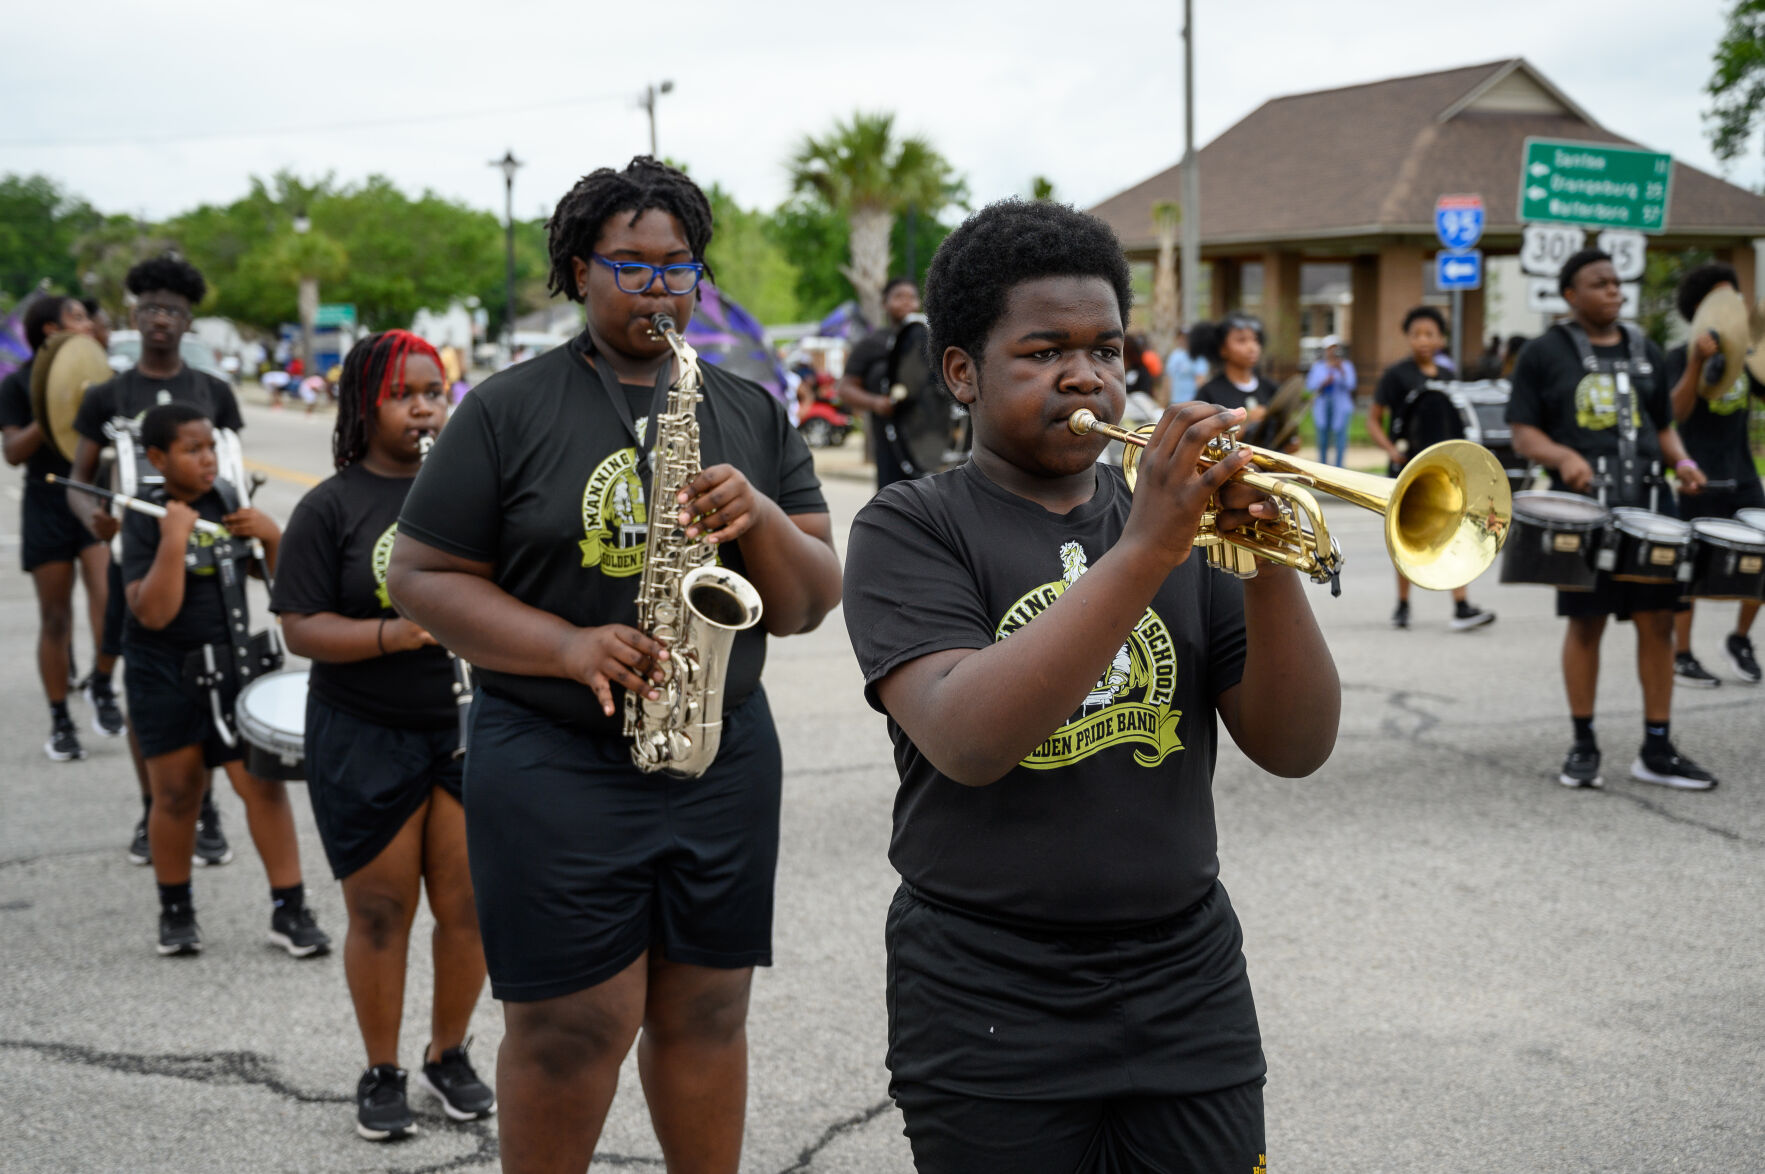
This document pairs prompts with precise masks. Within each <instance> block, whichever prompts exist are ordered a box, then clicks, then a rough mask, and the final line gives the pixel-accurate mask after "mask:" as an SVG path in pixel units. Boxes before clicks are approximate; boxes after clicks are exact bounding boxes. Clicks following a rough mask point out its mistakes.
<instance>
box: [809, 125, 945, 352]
mask: <svg viewBox="0 0 1765 1174" xmlns="http://www.w3.org/2000/svg"><path fill="white" fill-rule="evenodd" d="M788 166H789V168H790V176H791V190H792V191H793V192H794V193H797V194H811V193H812V194H813V195H815V196H817V197H819V198H820V199H821V200H822V201H823V202H825V203H826V205H827V206H828V207H829V208H830V209H832V210H833V211H835V212H837V213H838V214H839V215H840V216H842V217H843V218H844V219H845V221H846V223H847V227H848V230H849V233H850V236H849V240H848V258H847V261H846V263H845V265H844V266H843V267H842V272H843V273H844V274H845V276H846V278H847V280H848V281H850V282H851V283H852V289H853V291H854V292H855V293H856V294H857V296H858V305H859V308H860V309H861V310H862V311H863V313H864V315H865V317H866V318H868V319H869V320H870V321H871V322H873V323H874V322H881V321H882V287H883V285H884V284H885V283H886V282H887V281H888V279H889V260H890V249H889V238H890V235H891V232H892V230H893V228H894V224H895V217H896V216H897V215H899V214H900V213H901V212H902V211H903V210H905V209H906V208H908V207H910V206H911V207H914V208H917V209H918V210H919V213H920V214H921V215H922V216H926V217H936V216H937V214H938V213H939V212H940V211H942V210H943V209H944V208H945V207H946V206H948V205H950V204H953V203H960V202H962V201H963V200H964V199H965V198H966V194H967V186H966V184H965V183H964V182H963V181H962V179H961V178H960V177H958V176H957V175H956V173H955V170H954V168H952V167H951V166H950V164H949V162H948V161H947V160H945V159H944V157H943V156H942V155H940V154H938V152H937V151H936V150H935V149H934V148H933V147H932V145H931V143H930V142H929V141H927V140H926V139H924V138H920V137H918V136H909V137H906V138H897V136H896V135H895V116H894V115H893V114H887V113H882V114H866V113H863V112H862V111H860V112H858V113H855V114H853V115H852V117H851V118H850V119H849V120H845V121H840V120H836V121H835V123H834V126H833V129H832V130H831V131H830V132H829V133H828V134H826V135H825V136H823V137H822V138H819V139H817V138H815V137H814V136H805V137H804V138H803V140H802V142H801V143H800V144H799V145H798V147H797V150H796V152H795V153H794V154H793V155H792V157H791V159H790V162H789V164H788Z"/></svg>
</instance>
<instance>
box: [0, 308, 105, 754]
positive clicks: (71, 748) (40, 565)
mask: <svg viewBox="0 0 1765 1174" xmlns="http://www.w3.org/2000/svg"><path fill="white" fill-rule="evenodd" d="M24 327H25V342H26V343H27V344H28V345H29V346H30V348H31V355H32V359H31V361H30V362H27V363H26V364H25V365H24V366H22V367H20V368H19V369H18V370H16V371H14V372H13V373H12V374H10V375H8V376H7V377H6V381H5V382H4V383H0V433H4V435H5V454H6V463H7V464H9V465H23V466H24V467H25V484H24V502H23V506H22V510H21V516H20V519H19V539H20V542H19V547H20V553H21V555H22V557H23V562H24V572H25V574H27V575H29V576H30V577H31V586H32V587H34V588H35V589H36V592H37V615H38V623H39V626H38V630H37V671H38V673H39V674H40V675H41V676H42V678H43V693H44V695H45V696H47V697H48V699H49V741H48V742H46V743H44V745H43V752H44V753H45V754H47V755H48V756H49V757H50V758H51V759H53V760H55V761H56V762H67V761H68V760H70V759H77V758H84V757H86V751H85V748H84V747H82V746H81V745H80V736H79V733H78V732H77V731H76V730H75V729H74V720H73V718H72V716H70V715H69V714H68V711H67V694H68V682H69V681H70V679H71V678H72V676H73V672H74V667H73V665H72V663H70V660H69V656H70V650H71V648H72V644H73V634H74V614H73V612H74V579H75V577H76V576H75V568H76V566H77V568H78V572H79V577H80V578H83V579H84V580H85V583H86V606H87V611H88V614H89V617H90V619H91V623H92V641H93V644H94V645H97V646H100V647H102V644H103V638H104V609H105V604H106V591H105V589H106V586H107V584H108V582H109V576H110V552H109V551H108V550H106V549H105V548H104V546H103V544H101V543H100V542H99V541H98V539H97V538H96V537H95V536H93V535H92V533H91V532H89V531H88V530H86V528H85V527H83V526H81V525H80V523H79V522H78V520H76V519H75V517H74V515H73V511H72V509H70V508H69V507H68V501H67V490H65V489H63V488H62V487H61V486H59V485H51V484H49V483H48V481H46V480H45V478H46V477H47V476H49V475H50V474H55V475H56V476H60V477H65V476H67V475H68V472H69V470H71V469H72V468H73V466H72V465H70V464H69V463H68V461H67V460H66V458H64V457H63V456H61V454H60V453H58V452H56V451H55V446H54V445H52V444H50V443H49V441H48V439H47V437H46V436H45V435H44V432H43V426H42V425H41V424H39V423H38V422H37V420H36V418H35V415H34V413H33V412H32V409H31V373H32V371H33V369H34V367H35V361H36V355H37V353H38V352H40V351H41V350H42V349H43V345H44V343H46V342H47V341H48V340H49V339H50V338H51V337H53V336H54V335H56V334H59V333H61V332H62V331H70V332H73V333H76V334H89V333H91V331H92V323H91V319H90V317H89V316H88V315H87V313H86V308H85V306H84V305H83V304H82V303H81V302H80V301H79V299H77V298H65V297H60V296H58V295H49V296H46V297H41V298H38V299H37V300H36V301H35V302H33V303H31V305H30V308H29V309H27V310H26V311H25V321H24ZM115 663H116V658H115V657H106V656H105V655H104V654H103V653H102V652H101V651H100V652H98V653H97V654H96V663H95V664H94V666H93V669H92V675H91V676H90V677H88V678H86V681H85V689H86V696H87V699H88V700H89V701H90V702H91V703H92V728H93V729H94V730H95V731H97V732H98V733H100V734H103V735H104V736H106V737H115V736H116V735H117V734H120V733H122V732H123V715H122V710H121V709H120V708H119V707H118V706H117V703H116V692H115V689H114V688H113V686H112V685H111V671H112V669H113V667H114V665H115Z"/></svg>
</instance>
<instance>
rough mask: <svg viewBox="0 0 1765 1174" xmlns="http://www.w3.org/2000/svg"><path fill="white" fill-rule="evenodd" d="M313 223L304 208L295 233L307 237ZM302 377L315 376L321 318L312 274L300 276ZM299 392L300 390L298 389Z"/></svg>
mask: <svg viewBox="0 0 1765 1174" xmlns="http://www.w3.org/2000/svg"><path fill="white" fill-rule="evenodd" d="M312 227H313V222H312V221H311V220H310V219H308V218H307V214H306V209H304V208H302V209H301V210H300V211H298V212H296V213H295V214H294V231H295V232H296V233H298V234H300V235H301V236H305V235H306V234H307V233H309V232H311V231H312ZM299 304H300V371H301V375H300V377H301V378H302V379H305V378H306V377H307V376H309V375H312V374H314V371H313V326H314V323H315V322H316V321H317V320H318V317H319V279H318V278H317V277H315V276H313V275H312V274H310V273H305V272H303V273H301V275H300V303H299ZM296 390H297V391H298V390H299V389H298V388H297V389H296Z"/></svg>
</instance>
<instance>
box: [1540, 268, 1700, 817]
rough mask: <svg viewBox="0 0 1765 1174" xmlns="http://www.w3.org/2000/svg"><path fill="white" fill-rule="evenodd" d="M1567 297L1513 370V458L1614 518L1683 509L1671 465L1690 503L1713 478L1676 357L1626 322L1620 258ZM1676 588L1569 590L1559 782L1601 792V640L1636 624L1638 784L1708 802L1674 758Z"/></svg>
mask: <svg viewBox="0 0 1765 1174" xmlns="http://www.w3.org/2000/svg"><path fill="white" fill-rule="evenodd" d="M1557 286H1558V288H1559V289H1560V290H1561V291H1562V294H1563V298H1564V300H1565V301H1567V302H1568V303H1569V315H1570V316H1569V319H1568V321H1567V322H1559V323H1558V324H1557V325H1555V326H1553V327H1551V328H1550V329H1549V330H1547V331H1545V332H1544V333H1543V334H1542V335H1540V336H1539V337H1537V338H1535V339H1533V340H1532V341H1531V342H1529V343H1527V344H1526V348H1525V349H1524V350H1522V351H1521V352H1520V358H1519V361H1518V362H1516V363H1515V364H1514V375H1513V394H1512V396H1511V398H1509V400H1508V410H1507V418H1508V423H1509V424H1511V425H1512V426H1513V431H1514V451H1515V452H1517V453H1519V454H1520V455H1521V456H1522V457H1525V458H1526V459H1527V460H1529V461H1534V462H1536V463H1538V464H1541V465H1543V466H1544V467H1545V468H1547V469H1549V470H1550V474H1551V488H1553V489H1560V490H1561V489H1566V490H1569V491H1571V492H1574V493H1582V494H1587V495H1588V496H1598V497H1600V498H1601V499H1602V503H1603V504H1605V505H1606V506H1608V507H1614V506H1634V507H1638V508H1651V509H1653V510H1655V512H1657V513H1669V512H1671V510H1672V493H1671V491H1670V490H1669V489H1668V488H1667V486H1666V483H1665V481H1664V480H1663V479H1662V478H1661V476H1660V466H1661V462H1662V460H1663V459H1665V460H1666V461H1669V462H1673V463H1674V464H1675V467H1676V470H1677V474H1678V481H1679V488H1680V491H1681V492H1682V493H1687V494H1692V493H1696V492H1697V491H1698V490H1699V488H1701V487H1702V486H1703V483H1704V475H1703V473H1702V472H1700V471H1699V470H1698V467H1697V465H1696V463H1695V462H1693V461H1692V460H1691V459H1690V458H1689V457H1687V456H1686V454H1685V449H1684V448H1683V447H1682V446H1681V445H1680V442H1679V435H1678V434H1677V433H1676V432H1674V430H1673V409H1672V406H1671V403H1670V400H1669V396H1668V391H1669V384H1668V383H1667V380H1666V374H1665V371H1666V362H1667V361H1666V358H1665V356H1663V355H1662V354H1661V348H1659V347H1657V346H1656V345H1655V344H1654V343H1653V342H1650V341H1649V340H1648V339H1647V338H1645V337H1644V336H1643V335H1642V332H1641V331H1639V330H1637V329H1636V327H1635V326H1633V325H1631V324H1629V323H1625V322H1620V321H1619V320H1618V314H1619V311H1620V310H1621V309H1622V308H1623V305H1624V294H1623V291H1622V290H1621V289H1620V287H1619V284H1618V271H1617V270H1616V269H1614V268H1613V267H1612V258H1611V257H1610V256H1608V255H1607V254H1605V253H1602V252H1601V251H1599V250H1598V249H1583V250H1581V251H1580V252H1579V253H1576V254H1575V255H1574V256H1572V257H1570V258H1569V259H1568V260H1567V261H1565V262H1563V269H1562V272H1561V274H1560V275H1559V276H1558V278H1557ZM1678 598H1679V584H1677V583H1660V584H1656V583H1634V582H1626V581H1621V580H1618V579H1615V578H1613V577H1612V576H1611V575H1609V574H1605V573H1602V574H1601V575H1600V577H1599V580H1598V581H1597V583H1596V585H1595V586H1594V589H1593V590H1591V591H1558V592H1557V614H1558V615H1560V616H1563V617H1565V618H1567V619H1568V621H1569V626H1568V630H1567V631H1566V632H1565V633H1564V637H1563V683H1564V685H1565V687H1566V690H1567V692H1568V696H1569V720H1570V724H1571V725H1572V726H1573V727H1574V742H1573V743H1572V744H1571V746H1570V747H1569V753H1568V756H1567V757H1566V758H1564V760H1563V769H1562V771H1561V772H1560V773H1559V774H1558V776H1557V781H1558V782H1560V783H1562V784H1563V785H1564V786H1565V787H1598V786H1601V785H1603V783H1604V781H1605V780H1604V779H1603V778H1602V777H1601V775H1600V750H1599V743H1598V740H1597V739H1596V738H1595V737H1594V729H1593V715H1594V698H1595V694H1596V692H1597V690H1598V686H1599V666H1600V639H1601V637H1602V636H1604V635H1605V631H1606V619H1607V617H1609V616H1616V617H1617V618H1618V619H1619V620H1620V621H1624V620H1630V621H1632V622H1633V623H1634V624H1635V625H1636V676H1637V680H1638V681H1639V682H1640V683H1641V685H1642V702H1643V744H1642V749H1641V750H1640V751H1639V752H1638V754H1637V757H1636V761H1635V762H1634V763H1632V764H1631V767H1630V774H1631V777H1632V778H1635V779H1639V780H1641V781H1642V782H1645V783H1657V784H1659V785H1661V786H1666V787H1677V788H1680V789H1682V790H1689V791H1707V790H1709V789H1710V788H1712V787H1714V786H1715V785H1716V777H1715V776H1714V775H1712V774H1711V773H1710V772H1709V771H1707V770H1705V769H1704V768H1703V767H1701V766H1699V765H1698V764H1697V763H1695V762H1693V761H1692V760H1691V759H1689V758H1687V757H1685V756H1684V755H1682V754H1680V753H1679V751H1678V750H1677V749H1675V748H1674V745H1673V742H1672V740H1671V738H1670V737H1669V718H1670V717H1671V715H1672V708H1673V607H1674V604H1675V602H1676V601H1677V600H1678Z"/></svg>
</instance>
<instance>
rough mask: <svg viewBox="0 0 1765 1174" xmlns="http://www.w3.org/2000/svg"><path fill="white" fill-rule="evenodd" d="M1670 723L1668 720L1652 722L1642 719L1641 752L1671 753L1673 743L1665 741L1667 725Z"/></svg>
mask: <svg viewBox="0 0 1765 1174" xmlns="http://www.w3.org/2000/svg"><path fill="white" fill-rule="evenodd" d="M1670 724H1671V723H1669V722H1652V721H1649V720H1648V719H1646V718H1645V719H1643V723H1642V749H1643V753H1645V754H1670V753H1672V751H1673V744H1672V743H1671V742H1669V741H1667V727H1668V725H1670Z"/></svg>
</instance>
